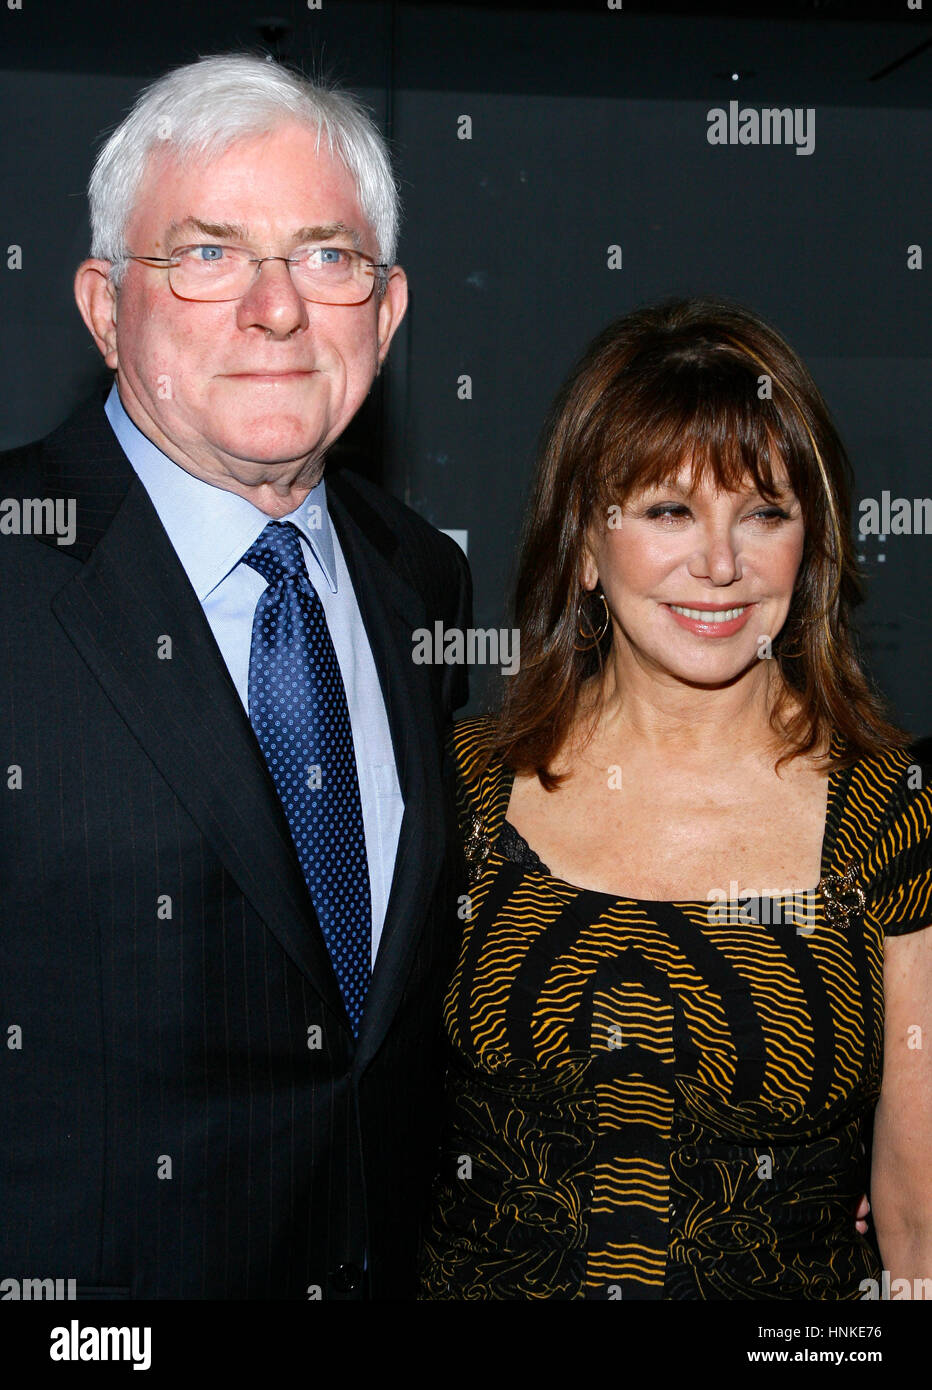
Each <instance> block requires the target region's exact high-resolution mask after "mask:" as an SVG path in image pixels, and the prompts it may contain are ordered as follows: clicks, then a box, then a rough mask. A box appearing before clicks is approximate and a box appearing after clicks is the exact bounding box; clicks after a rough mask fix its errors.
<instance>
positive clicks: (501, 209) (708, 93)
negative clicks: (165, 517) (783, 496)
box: [0, 0, 932, 734]
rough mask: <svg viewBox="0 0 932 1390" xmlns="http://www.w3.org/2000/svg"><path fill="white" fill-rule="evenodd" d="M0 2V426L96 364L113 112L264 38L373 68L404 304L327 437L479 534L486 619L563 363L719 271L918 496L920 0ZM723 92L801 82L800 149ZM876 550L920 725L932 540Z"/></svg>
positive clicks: (891, 481)
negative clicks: (89, 314)
mask: <svg viewBox="0 0 932 1390" xmlns="http://www.w3.org/2000/svg"><path fill="white" fill-rule="evenodd" d="M0 25H2V39H3V50H2V51H3V53H4V55H5V56H4V57H3V58H2V59H0V61H2V63H3V70H2V72H0V82H2V108H0V115H2V129H3V131H4V133H5V136H6V139H5V141H4V148H3V154H2V163H0V241H2V249H3V251H4V253H6V248H7V247H9V246H21V247H22V267H21V269H16V270H14V269H10V268H8V266H7V255H6V254H4V255H3V257H2V258H0V314H2V323H3V328H4V331H3V334H2V337H0V354H2V364H0V370H2V381H3V386H4V390H3V404H4V408H3V411H2V422H0V446H3V447H5V446H9V445H12V444H14V443H18V442H21V441H22V440H25V439H28V438H32V437H35V436H37V435H39V434H42V433H45V432H46V431H47V430H48V429H50V428H51V427H52V426H53V425H55V424H56V423H57V422H58V421H59V420H60V419H61V418H63V416H64V415H65V414H67V412H68V410H69V409H70V408H71V407H72V405H74V404H75V403H76V402H77V401H78V400H79V399H80V398H81V397H82V396H83V395H84V394H86V392H87V391H88V389H90V387H92V385H93V384H94V382H95V381H96V380H98V379H99V376H100V364H99V361H98V358H97V354H96V350H95V349H94V347H93V345H92V344H91V342H90V339H89V338H88V337H87V335H86V333H85V330H84V328H83V326H82V324H81V322H80V320H79V318H78V315H77V311H76V310H75V308H74V305H73V302H72V299H71V278H72V274H73V271H74V267H75V265H76V264H77V262H78V261H79V260H80V259H81V258H82V257H83V256H84V255H86V254H87V243H88V231H87V221H86V212H85V201H84V188H85V185H86V181H87V176H88V173H89V171H90V166H91V162H92V158H93V152H94V150H95V148H96V146H97V143H98V140H99V137H100V136H101V134H102V133H103V132H105V131H107V130H109V129H110V128H112V127H113V125H115V124H116V123H117V121H118V120H119V119H120V118H121V116H122V115H123V114H124V112H125V110H126V109H127V107H128V105H129V104H130V102H131V101H132V99H133V97H134V96H135V94H136V92H137V91H138V90H139V88H140V86H141V85H142V84H143V83H144V82H145V81H147V80H149V79H151V78H152V77H153V76H155V75H156V74H157V73H159V72H161V71H163V70H164V69H166V68H167V67H170V66H173V65H175V64H177V63H180V62H185V61H190V60H192V59H194V58H196V57H197V56H198V55H200V54H206V53H212V52H218V51H222V50H225V49H230V48H242V47H250V48H253V49H256V48H262V47H264V48H266V49H268V50H269V51H271V52H273V53H275V54H276V56H280V57H282V58H283V59H284V60H285V61H288V62H293V63H296V64H299V65H301V66H302V67H303V68H304V69H305V70H306V71H311V72H316V71H325V72H327V73H329V74H331V75H333V76H336V77H337V78H338V79H340V80H341V81H342V82H344V83H345V84H346V85H347V86H349V87H351V88H352V89H354V90H356V91H357V92H358V93H359V94H360V95H361V96H362V97H363V98H364V100H366V101H367V102H368V103H369V104H370V105H371V106H372V108H373V110H374V111H375V114H376V116H377V118H378V120H379V121H380V122H381V123H382V125H383V128H384V129H385V130H386V131H387V133H388V135H389V137H390V139H391V141H392V145H393V149H394V152H395V156H396V161H397V168H398V173H399V177H400V182H401V188H402V194H403V198H404V202H405V208H406V216H405V225H404V231H403V236H402V241H401V247H400V255H399V259H400V260H401V262H402V264H403V265H404V266H405V267H406V269H407V271H408V274H409V277H410V280H411V286H412V299H411V309H410V312H409V316H408V319H407V321H406V323H405V324H404V325H403V326H402V329H401V331H400V333H399V336H398V338H397V339H396V341H395V344H394V345H393V347H392V353H391V356H390V359H389V367H388V369H387V371H386V373H385V374H384V376H383V378H381V379H380V381H379V383H378V384H377V389H376V391H375V392H374V394H373V397H372V399H371V401H370V402H369V404H368V405H367V407H366V408H365V409H364V411H363V412H362V415H361V417H360V419H359V420H358V422H357V424H356V426H355V427H354V428H353V429H352V431H351V433H350V436H349V437H348V438H347V440H346V441H345V444H344V446H343V449H342V450H341V453H342V455H343V456H344V457H345V458H348V459H349V460H350V461H352V462H353V463H354V464H355V465H356V466H359V467H362V468H363V469H364V470H365V471H367V472H368V473H369V474H370V475H371V476H374V477H377V478H379V479H380V480H381V481H382V482H383V483H384V484H385V485H386V486H387V487H389V488H390V489H392V490H393V491H395V492H397V493H398V495H400V496H401V497H403V498H404V499H405V500H406V501H408V502H409V503H410V504H411V505H412V506H414V507H416V508H417V509H418V510H419V511H420V512H422V513H423V514H424V515H425V516H426V517H428V519H429V520H431V521H433V522H434V523H435V524H436V525H438V526H441V527H444V528H447V529H451V530H455V531H462V532H465V533H466V535H467V538H468V539H467V545H468V553H469V557H470V560H471V563H472V567H473V572H474V576H475V584H476V600H477V603H476V620H477V623H478V624H479V625H481V626H488V627H498V626H501V625H502V624H503V622H504V621H505V595H506V592H507V589H508V585H509V582H510V578H511V574H512V566H513V558H514V549H515V545H516V542H517V537H518V532H519V527H520V521H521V516H522V512H523V508H524V503H525V500H526V495H527V488H528V482H529V477H530V470H531V466H532V461H533V453H534V447H535V442H536V438H537V434H538V431H539V428H540V425H541V422H542V420H543V417H544V414H545V411H546V408H547V405H548V403H549V401H550V399H551V397H552V396H553V394H554V392H555V390H556V388H557V387H558V385H559V383H560V381H561V379H562V378H563V376H564V375H565V373H566V372H567V370H568V369H569V367H570V366H571V365H572V363H573V361H574V360H575V358H576V357H577V356H578V355H579V353H580V351H581V350H582V348H583V346H584V345H585V343H586V341H587V340H588V339H589V338H590V337H591V336H592V335H593V334H594V333H595V332H596V331H597V330H598V329H599V328H601V327H602V326H603V325H604V324H605V323H606V322H607V321H608V320H609V319H610V318H611V317H613V316H615V315H617V314H620V313H623V312H625V311H626V310H627V309H629V308H632V307H633V306H634V305H636V304H639V303H643V302H645V301H649V300H652V299H656V298H659V297H662V296H666V295H669V294H673V293H718V294H724V295H727V296H729V297H732V298H735V299H738V300H741V301H743V302H745V303H747V304H749V305H750V306H752V307H753V308H755V309H756V310H758V311H759V312H760V313H761V314H763V315H764V317H765V318H768V319H770V320H772V321H773V322H774V323H775V324H776V326H777V327H778V328H779V329H780V330H781V331H782V332H783V333H784V334H785V335H786V336H787V337H788V338H789V340H790V341H791V342H792V343H793V344H794V346H795V347H796V348H797V349H798V350H799V351H800V352H801V354H802V355H803V357H804V358H805V359H806V361H807V362H808V363H809V365H810V367H811V369H812V371H813V372H814V375H815V377H816V379H817V381H818V382H819V384H820V386H821V387H822V390H823V392H824V394H825V396H826V398H827V400H828V402H829V405H830V407H831V408H832V411H833V413H834V415H835V417H836V420H837V422H838V425H839V428H840V430H841V432H842V435H843V437H844V439H845V441H846V443H847V445H848V447H849V452H850V454H851V457H852V460H853V463H854V466H855V473H856V479H857V483H856V500H860V499H861V498H866V497H876V498H878V499H879V498H880V496H881V494H882V492H883V491H884V490H887V491H889V492H890V493H891V494H892V495H893V496H894V497H896V496H906V497H909V498H916V497H922V496H925V495H928V494H930V493H932V478H930V469H929V460H930V454H932V450H930V442H932V403H930V391H929V359H930V356H932V350H930V343H932V316H930V312H929V310H930V293H929V289H928V285H929V276H930V270H929V269H925V270H923V269H909V268H908V264H907V261H908V255H909V252H908V248H909V247H911V246H919V247H921V248H922V252H923V254H925V255H928V253H929V251H930V241H932V238H930V234H929V212H930V200H929V186H928V167H929V153H930V141H929V135H930V126H932V121H930V112H929V105H930V99H932V82H930V77H932V22H930V17H929V16H928V15H924V13H923V11H922V10H914V9H910V8H909V3H908V0H886V3H882V4H863V3H845V0H795V3H792V2H791V3H785V4H772V5H769V4H761V5H748V4H743V5H740V6H739V5H732V6H729V5H727V4H723V5H719V6H714V5H707V6H705V5H691V4H683V3H681V4H675V3H670V4H664V3H645V4H637V3H625V4H624V7H623V9H621V10H618V9H610V8H609V6H608V4H607V3H601V4H599V3H595V2H594V0H593V3H588V4H586V3H583V4H576V5H572V6H560V5H550V4H543V5H540V4H538V5H518V6H513V7H510V8H507V9H506V8H504V7H502V6H498V5H479V4H471V5H470V4H467V5H460V6H449V5H418V4H388V3H381V4H378V3H373V4H364V3H357V4H345V3H339V2H338V0H322V3H321V7H320V9H318V10H315V9H310V8H309V7H308V5H307V3H299V0H288V3H286V4H280V5H278V6H276V3H275V0H261V2H260V3H258V4H255V3H251V2H250V0H201V3H199V4H196V5H191V4H188V3H185V2H184V0H168V3H166V4H163V5H161V6H159V7H158V8H157V9H154V8H153V7H151V6H139V7H134V8H130V7H128V6H127V5H126V4H125V3H115V0H85V3H83V4H81V5H79V6H72V5H69V4H67V3H59V4H57V5H56V4H50V3H48V2H47V0H46V3H43V4H41V5H37V4H30V3H29V0H24V5H23V8H22V9H21V10H10V9H8V8H7V7H6V6H4V7H3V9H2V10H0ZM733 74H737V77H734V76H733ZM732 99H735V100H738V101H739V102H740V103H741V104H742V106H753V107H758V108H759V107H762V106H779V107H803V108H810V107H811V108H813V109H814V111H815V125H814V129H815V148H814V151H813V153H812V154H811V155H808V156H801V155H797V154H796V153H795V151H794V150H793V149H792V148H787V147H779V146H774V147H763V146H753V145H752V146H712V145H710V144H709V143H708V141H707V138H706V132H707V124H708V123H707V112H708V111H709V109H710V108H711V107H713V106H727V104H728V102H729V101H730V100H732ZM463 116H468V117H469V118H470V120H471V126H472V130H471V136H472V138H471V139H468V140H467V139H461V138H459V132H460V131H461V130H462V129H463V122H462V120H461V118H462V117H463ZM614 245H617V246H620V247H621V249H622V268H621V269H609V267H608V248H609V247H610V246H614ZM464 374H465V375H468V376H469V377H470V378H471V383H472V398H471V399H469V400H463V399H460V394H459V392H458V389H457V383H458V379H459V378H460V377H461V376H462V375H464ZM855 515H857V512H855ZM859 553H860V554H861V555H862V556H863V566H864V572H865V576H866V578H867V581H868V592H869V599H868V602H867V604H866V605H865V608H864V609H863V610H862V615H861V620H860V627H861V631H862V633H863V637H864V641H865V646H866V649H867V652H868V654H869V657H870V660H871V664H872V666H873V669H874V670H875V672H876V675H877V677H878V680H879V682H880V684H881V685H882V686H883V687H884V689H885V690H886V691H887V693H888V694H889V695H890V697H891V698H892V700H893V702H894V705H895V708H896V710H897V712H898V714H899V717H900V719H901V720H902V721H903V722H904V723H905V724H906V726H907V727H908V728H910V729H911V730H912V731H913V732H914V733H917V734H925V733H929V732H932V655H930V651H932V648H930V641H929V638H930V634H932V613H930V605H932V599H930V585H929V578H930V559H929V557H930V541H929V537H928V536H926V535H913V536H888V537H886V538H885V539H882V540H880V539H878V538H876V537H871V538H868V539H866V540H864V541H863V542H862V543H861V544H860V545H859ZM487 676H488V673H487V672H483V671H479V672H477V673H476V680H475V689H476V699H475V701H474V704H478V703H481V701H482V700H483V699H484V698H487V697H489V696H491V695H492V694H493V688H492V686H491V685H490V684H489V683H488V680H487Z"/></svg>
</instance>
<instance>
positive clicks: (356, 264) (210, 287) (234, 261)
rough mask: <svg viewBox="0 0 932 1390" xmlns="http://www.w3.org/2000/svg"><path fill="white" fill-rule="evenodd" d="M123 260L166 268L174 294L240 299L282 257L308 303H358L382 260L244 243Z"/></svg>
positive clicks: (341, 250)
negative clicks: (262, 251)
mask: <svg viewBox="0 0 932 1390" xmlns="http://www.w3.org/2000/svg"><path fill="white" fill-rule="evenodd" d="M125 259H126V260H128V261H139V262H141V264H142V265H151V266H154V267H155V269H157V270H167V271H168V283H169V285H171V288H172V291H173V293H174V294H176V295H177V296H178V298H179V299H194V300H208V301H216V300H225V299H241V298H242V296H243V295H244V294H246V293H247V291H248V290H249V287H250V285H251V284H252V283H253V281H254V280H255V279H256V276H257V275H258V274H259V271H260V269H261V268H262V266H263V265H264V264H265V262H266V261H284V262H285V264H286V265H287V266H289V267H290V269H291V280H292V283H293V285H294V287H295V289H296V290H297V292H298V294H299V295H300V296H301V298H302V299H308V300H310V301H311V302H312V303H313V304H362V303H364V301H365V300H367V299H368V298H369V296H370V295H371V293H372V290H373V288H374V286H375V283H376V280H377V279H384V272H385V271H386V270H387V269H388V266H387V264H383V263H382V262H379V261H373V260H372V259H371V257H369V256H365V255H363V253H362V252H361V251H352V250H349V249H348V248H347V247H345V246H299V247H298V249H297V250H296V251H292V253H291V255H290V256H256V255H254V254H253V252H252V251H249V250H247V249H246V247H244V246H214V245H212V244H211V245H204V244H201V245H198V246H179V247H178V249H177V250H176V251H173V252H172V253H171V255H170V256H135V255H133V254H131V253H130V252H127V253H126V256H125Z"/></svg>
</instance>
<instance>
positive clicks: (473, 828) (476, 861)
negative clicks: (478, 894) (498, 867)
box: [464, 811, 492, 883]
mask: <svg viewBox="0 0 932 1390" xmlns="http://www.w3.org/2000/svg"><path fill="white" fill-rule="evenodd" d="M491 848H492V842H491V840H490V839H489V837H488V835H487V834H486V833H485V826H484V824H483V822H482V817H481V816H480V815H478V814H477V813H476V812H475V811H474V812H473V814H472V815H471V816H470V818H469V829H468V830H467V832H466V842H465V845H464V853H465V855H466V864H467V867H468V869H469V882H470V883H475V882H476V880H477V879H478V878H479V875H480V874H481V873H482V866H483V864H484V863H485V861H486V860H487V859H488V857H489V850H490V849H491Z"/></svg>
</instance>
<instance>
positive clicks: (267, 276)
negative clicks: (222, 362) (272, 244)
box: [237, 256, 309, 338]
mask: <svg viewBox="0 0 932 1390" xmlns="http://www.w3.org/2000/svg"><path fill="white" fill-rule="evenodd" d="M255 269H256V273H255V275H254V277H253V281H252V284H251V285H250V286H249V289H248V290H247V291H246V293H245V294H244V295H243V297H242V299H241V300H240V301H239V305H238V307H237V322H238V324H239V326H240V328H262V329H264V330H265V331H266V332H270V333H272V334H273V336H274V337H276V338H287V337H290V335H291V334H292V333H294V332H295V331H296V330H297V329H300V328H307V326H308V323H309V319H308V313H307V302H306V300H304V299H302V298H301V296H300V295H299V294H298V291H297V290H296V289H295V287H294V282H293V280H292V278H291V268H290V266H289V265H288V262H287V260H285V258H284V257H283V256H267V257H265V258H264V259H263V260H262V261H260V263H259V264H258V265H257V266H256V268H255Z"/></svg>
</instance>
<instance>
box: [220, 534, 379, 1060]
mask: <svg viewBox="0 0 932 1390" xmlns="http://www.w3.org/2000/svg"><path fill="white" fill-rule="evenodd" d="M243 562H244V563H245V564H247V565H249V566H250V567H251V568H252V569H254V570H257V571H258V572H259V574H261V575H262V577H263V579H265V580H266V581H267V583H268V588H266V589H265V591H264V592H263V593H262V594H261V595H260V598H259V602H258V605H257V607H256V615H255V618H254V619H253V625H252V647H251V650H250V655H249V718H250V721H251V723H252V727H253V729H254V730H255V734H256V738H257V739H258V740H259V746H260V748H261V749H262V753H263V756H264V757H265V761H266V763H267V764H268V767H269V771H270V772H271V774H272V778H273V780H274V782H275V786H276V788H277V790H278V795H279V798H280V800H281V803H282V806H283V807H284V810H285V815H286V816H287V818H288V825H289V827H290V829H291V835H292V839H293V840H294V844H295V848H296V850H297V851H298V859H299V860H300V863H301V868H302V870H303V873H304V878H305V881H306V883H307V886H308V889H309V891H310V894H311V900H312V901H313V903H314V909H315V911H316V913H317V918H318V921H319V922H320V926H321V931H322V932H323V934H324V939H325V941H326V943H327V949H328V950H329V952H330V959H331V960H332V962H333V968H334V970H335V972H336V976H337V979H338V981H339V983H340V989H341V990H342V993H343V1000H344V1003H345V1005H346V1012H347V1014H348V1015H349V1020H350V1023H351V1024H352V1027H353V1032H354V1034H356V1033H358V1032H359V1021H360V1019H361V1017H362V1011H363V1007H364V1005H365V1002H366V991H367V990H368V987H369V974H370V966H371V950H372V945H371V943H372V907H371V901H370V897H369V868H368V863H367V860H366V840H365V833H364V830H363V821H362V804H361V802H360V799H359V779H358V777H357V774H356V758H355V754H354V752H353V733H352V729H351V727H350V718H349V708H348V706H347V703H346V691H345V690H344V688H343V677H342V676H341V675H340V667H339V665H338V663H337V656H336V652H335V651H334V649H333V642H332V641H331V639H330V631H329V629H328V627H327V619H326V617H325V616H324V610H323V605H322V604H321V601H320V597H319V595H318V594H317V592H316V590H315V589H314V588H313V586H312V585H311V582H310V580H309V578H308V573H307V567H306V565H305V563H304V556H303V554H302V551H301V541H300V536H299V532H298V531H297V529H296V528H295V527H294V526H292V525H291V523H290V522H280V521H270V522H269V524H268V526H266V528H265V530H264V531H263V532H262V534H261V536H260V537H259V539H258V540H257V541H256V542H255V544H254V545H252V546H250V548H249V550H247V552H246V554H245V555H244V556H243Z"/></svg>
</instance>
